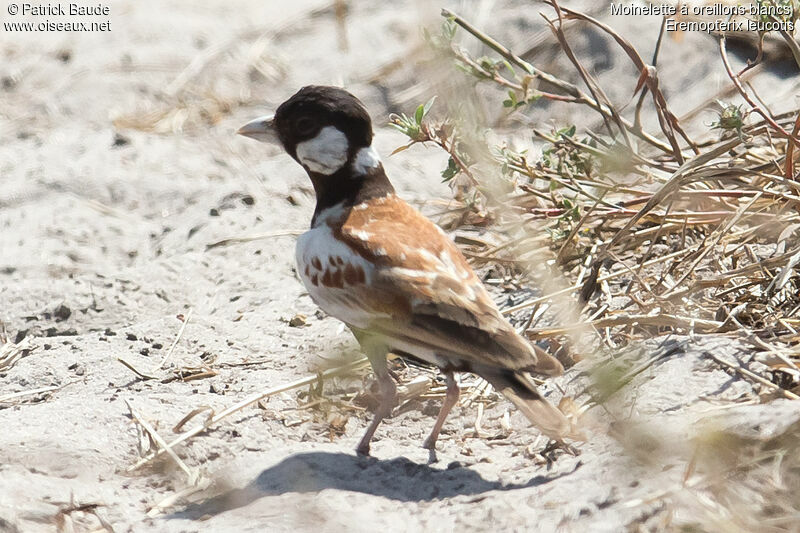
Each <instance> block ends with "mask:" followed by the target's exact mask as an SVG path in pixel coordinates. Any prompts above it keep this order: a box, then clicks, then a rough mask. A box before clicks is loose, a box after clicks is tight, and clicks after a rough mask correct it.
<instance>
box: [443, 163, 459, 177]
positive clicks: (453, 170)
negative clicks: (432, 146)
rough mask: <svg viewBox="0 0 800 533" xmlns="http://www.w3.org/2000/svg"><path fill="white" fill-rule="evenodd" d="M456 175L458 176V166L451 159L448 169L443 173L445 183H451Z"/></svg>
mask: <svg viewBox="0 0 800 533" xmlns="http://www.w3.org/2000/svg"><path fill="white" fill-rule="evenodd" d="M456 174H458V165H456V162H455V161H453V158H452V157H451V158H449V159H448V160H447V168H446V169H444V170H443V171H442V179H443V181H450V180H451V179H453V178H455V177H456Z"/></svg>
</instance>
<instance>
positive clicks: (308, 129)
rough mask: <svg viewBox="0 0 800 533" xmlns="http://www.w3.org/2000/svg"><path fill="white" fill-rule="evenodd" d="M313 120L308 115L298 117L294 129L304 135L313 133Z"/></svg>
mask: <svg viewBox="0 0 800 533" xmlns="http://www.w3.org/2000/svg"><path fill="white" fill-rule="evenodd" d="M315 126H316V125H315V124H314V121H313V120H312V119H311V118H310V117H300V118H299V119H297V122H295V123H294V130H295V132H297V134H298V135H301V136H306V135H310V134H312V133H314V127H315Z"/></svg>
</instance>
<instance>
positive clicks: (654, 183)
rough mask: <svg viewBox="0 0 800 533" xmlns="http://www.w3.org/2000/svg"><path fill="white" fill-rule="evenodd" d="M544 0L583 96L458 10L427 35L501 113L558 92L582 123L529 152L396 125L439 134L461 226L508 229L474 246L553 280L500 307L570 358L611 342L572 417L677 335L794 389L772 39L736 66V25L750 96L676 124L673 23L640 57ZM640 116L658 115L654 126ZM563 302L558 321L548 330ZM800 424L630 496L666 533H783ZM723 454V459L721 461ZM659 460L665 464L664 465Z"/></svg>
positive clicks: (795, 341) (739, 78) (790, 253)
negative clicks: (578, 27) (625, 70)
mask: <svg viewBox="0 0 800 533" xmlns="http://www.w3.org/2000/svg"><path fill="white" fill-rule="evenodd" d="M544 3H545V4H548V5H549V6H550V7H551V8H552V15H543V16H544V18H545V20H546V23H547V25H548V27H549V28H550V30H551V34H552V38H553V39H554V41H555V42H556V43H557V45H558V46H559V47H560V48H561V51H562V53H563V56H564V57H565V58H566V59H567V60H568V63H569V64H571V65H572V66H573V67H574V69H575V71H576V77H577V79H579V80H580V81H581V82H582V84H581V85H582V87H585V88H586V89H583V88H582V87H581V86H578V85H576V84H574V83H572V82H570V81H567V80H566V79H563V78H562V77H558V76H555V75H553V74H551V73H548V72H544V71H542V70H541V69H539V68H537V66H535V65H533V64H531V63H528V62H527V61H525V60H524V59H522V58H521V57H520V56H519V55H517V54H515V53H514V52H513V51H512V50H511V49H510V48H508V47H507V46H505V45H503V44H501V43H499V42H497V41H496V40H495V39H493V38H492V37H491V36H489V35H486V34H485V33H484V32H482V31H481V30H480V29H478V28H476V27H474V26H473V25H472V24H471V23H470V22H469V21H468V20H466V19H465V18H463V17H461V16H459V15H457V14H455V13H452V12H449V11H447V10H444V11H443V13H442V15H443V16H444V17H445V18H446V20H447V22H446V23H445V24H444V26H443V30H442V33H441V34H440V35H439V36H436V37H434V38H432V39H431V42H432V43H433V45H434V47H436V48H437V49H438V51H439V53H441V54H443V55H444V56H445V57H446V58H448V60H450V61H454V62H455V63H456V65H457V66H458V67H459V68H460V69H461V70H463V71H465V72H466V73H467V74H468V75H469V76H471V77H472V78H474V79H477V80H479V82H481V83H485V84H490V85H495V86H499V87H502V88H503V89H504V91H507V95H508V97H507V98H506V99H505V100H504V101H503V102H502V105H503V106H504V107H506V108H509V110H510V113H516V112H518V111H517V110H524V109H525V108H527V107H529V106H534V105H536V102H537V101H539V100H541V99H549V100H552V101H557V102H566V103H569V104H572V105H576V106H583V107H585V108H586V109H587V111H589V112H590V113H587V116H588V117H589V119H588V120H587V121H586V122H585V123H582V124H577V125H564V127H563V128H561V129H558V130H556V131H544V130H541V129H536V128H534V129H533V133H534V136H535V137H536V138H538V139H539V140H541V141H542V142H543V143H544V148H543V150H542V152H541V155H535V156H534V155H531V154H534V153H536V152H535V151H534V150H533V149H529V150H524V151H523V150H512V149H510V148H509V147H508V146H507V145H500V146H497V145H493V144H492V143H490V142H487V141H486V136H483V135H480V134H476V131H478V130H479V129H480V128H478V127H476V126H475V121H476V120H477V119H476V117H475V116H470V114H469V113H466V114H465V113H459V112H453V109H452V108H450V109H448V116H447V117H446V118H444V120H442V121H439V122H432V121H429V120H428V119H426V116H427V115H428V111H429V108H430V105H426V106H420V107H419V108H418V110H417V113H416V114H415V115H414V116H413V117H408V116H405V115H401V116H395V117H393V124H394V125H395V127H396V128H398V129H399V130H400V131H402V132H404V133H406V134H407V135H408V136H409V138H410V139H411V144H413V143H429V144H434V145H437V146H439V147H441V148H442V149H443V150H445V151H446V152H447V153H448V155H449V156H450V163H449V164H448V167H447V168H446V169H445V171H444V172H443V174H442V175H443V177H444V178H445V179H446V180H450V181H451V183H453V185H454V189H455V190H456V192H457V199H459V200H461V209H460V210H459V211H456V212H455V214H454V213H453V210H451V211H450V213H449V215H450V218H451V220H453V221H454V222H453V224H452V226H453V227H457V228H459V229H460V230H461V231H462V233H463V232H470V231H471V230H475V232H476V234H478V233H480V232H482V231H484V229H485V227H486V226H487V225H491V226H492V229H493V230H494V231H495V233H496V234H497V235H500V236H502V237H501V240H500V241H499V242H497V241H495V242H491V243H489V242H486V241H483V242H481V239H480V238H470V237H467V239H464V240H463V241H462V244H463V243H466V244H467V245H466V246H465V248H466V253H467V256H468V257H469V258H470V260H471V261H472V262H473V263H475V264H476V265H479V266H480V265H484V266H490V267H491V268H492V270H493V271H495V272H498V271H499V272H502V273H503V275H504V276H505V278H506V279H507V280H511V281H510V284H511V285H517V286H519V285H525V284H527V283H530V281H531V280H533V282H534V285H535V286H539V287H547V289H545V290H544V291H543V292H544V294H543V295H537V296H535V297H532V298H529V299H528V300H527V301H524V302H521V303H518V304H516V305H514V306H513V307H510V308H507V309H506V310H505V312H506V313H507V314H509V315H517V317H518V318H519V316H520V315H522V316H524V312H528V313H529V314H528V315H527V316H528V319H527V320H525V319H524V318H523V319H522V322H523V323H524V324H525V325H524V330H525V333H526V334H527V336H528V337H529V338H531V339H532V340H540V339H544V340H547V341H548V342H550V343H551V348H552V351H553V352H556V350H557V349H559V348H560V349H562V350H561V352H559V353H560V355H562V358H563V359H566V362H568V363H571V362H574V361H579V360H581V359H584V358H586V357H587V354H589V353H593V354H595V353H599V354H600V355H599V357H598V359H599V360H598V361H597V364H596V365H595V368H596V369H597V372H596V375H595V376H594V380H590V383H589V384H588V387H587V389H586V393H587V396H586V398H585V399H583V400H582V402H583V405H582V406H581V407H577V410H578V412H583V411H585V410H586V409H589V408H591V407H592V406H594V405H601V404H603V402H605V400H606V399H607V398H608V397H609V396H610V395H613V394H615V393H616V392H618V391H619V390H621V389H623V388H624V387H625V386H626V385H627V384H628V383H629V382H630V381H631V380H632V379H633V378H634V377H635V376H636V375H637V374H639V373H641V372H643V371H644V370H645V369H647V368H649V367H650V366H651V365H653V364H654V363H655V362H656V361H658V360H659V359H662V358H664V357H669V356H670V355H671V354H672V353H676V351H675V350H670V349H667V348H668V347H669V342H666V343H665V344H664V347H665V348H664V349H662V350H659V351H657V352H656V353H655V354H649V355H644V354H639V358H638V359H635V358H634V360H627V359H630V358H629V357H620V354H624V353H626V352H625V350H624V349H625V348H626V347H634V346H636V345H637V344H638V343H640V342H641V341H644V340H647V339H653V338H663V339H669V336H671V335H681V336H689V338H692V337H695V336H699V335H715V336H722V335H724V336H728V337H731V338H734V339H736V340H738V341H740V342H741V343H743V344H744V345H749V346H750V347H752V352H753V354H754V356H755V360H756V361H758V362H759V363H761V364H758V365H748V367H745V366H744V365H742V364H741V363H740V362H738V361H735V360H734V361H733V362H732V361H729V360H727V359H726V358H723V357H718V356H717V355H715V354H708V355H709V356H710V358H711V359H713V360H714V361H715V362H716V363H717V364H719V365H720V366H721V367H723V368H725V369H727V370H728V371H730V372H732V373H736V374H738V375H739V376H741V377H742V378H744V379H747V380H749V381H751V382H753V383H754V384H756V387H760V390H761V391H762V393H763V396H764V398H769V397H775V396H783V397H785V398H788V399H791V400H797V399H800V397H799V396H798V393H800V382H798V379H799V378H800V372H799V371H798V362H800V333H798V329H800V268H798V264H800V168H798V164H797V160H798V152H799V151H800V150H799V149H800V136H798V132H800V110H797V109H795V110H793V111H791V112H787V113H783V114H773V113H771V112H770V110H769V103H768V102H767V101H766V100H765V99H764V98H763V97H762V96H761V95H759V94H757V93H756V92H755V90H754V89H753V86H752V85H751V84H750V83H749V80H751V79H752V78H753V77H754V76H756V75H757V74H758V73H759V72H762V70H761V69H760V67H762V65H761V64H760V61H761V60H762V59H763V58H764V57H765V55H764V54H763V53H762V50H761V48H760V47H761V46H762V45H763V43H764V42H765V40H764V39H761V40H759V41H758V42H757V43H756V45H757V46H758V47H759V48H758V54H757V61H756V62H754V63H752V64H748V65H747V66H746V67H745V68H744V69H743V70H742V71H741V72H736V71H734V69H733V67H732V66H731V63H730V60H729V58H728V54H727V47H726V40H727V39H726V36H718V44H719V49H718V53H719V56H720V61H721V64H722V65H723V66H724V68H725V71H726V72H727V74H728V76H729V79H730V82H731V89H730V90H728V91H727V94H728V95H733V96H738V98H739V100H740V101H741V102H742V103H741V104H738V105H736V104H733V103H721V102H716V103H715V99H713V98H710V99H709V100H707V101H704V102H696V105H695V107H694V109H695V110H699V109H705V108H709V107H711V106H713V105H717V106H718V107H719V118H718V120H717V121H716V122H715V123H714V124H712V125H711V126H712V127H711V128H709V126H708V125H704V124H702V123H698V122H697V121H696V120H694V117H695V116H696V115H697V113H696V111H695V112H692V113H690V114H689V115H688V116H687V117H684V119H679V118H678V117H677V116H676V115H675V114H674V113H673V112H672V111H671V109H670V106H669V103H668V102H667V99H666V98H665V96H664V94H663V93H662V92H661V90H660V88H659V80H658V68H657V61H658V53H659V48H660V43H661V40H662V37H663V34H664V26H663V25H662V29H661V34H660V35H658V36H657V37H654V41H655V42H656V51H655V54H654V56H653V58H652V60H651V61H650V62H647V61H645V60H644V59H643V58H642V55H641V54H640V53H639V52H638V51H637V50H636V49H635V47H634V46H633V45H632V44H631V43H630V42H629V41H628V40H627V39H625V38H624V36H622V35H619V34H618V33H617V32H616V31H614V30H613V29H612V28H611V27H609V26H607V25H605V24H603V23H602V22H600V21H598V20H596V19H595V18H593V17H591V16H589V15H586V14H583V13H580V12H576V11H573V10H570V9H567V8H564V7H561V6H559V4H558V2H557V1H555V0H552V1H545V2H544ZM795 19H796V15H795ZM575 23H578V24H583V25H591V26H594V27H595V28H596V29H599V30H600V31H602V32H604V33H605V34H606V35H607V36H608V38H609V40H610V41H612V42H613V43H615V44H616V45H617V46H619V47H620V48H621V50H622V52H623V54H624V56H625V57H627V58H628V59H629V60H630V61H631V63H632V64H633V65H634V66H635V68H636V71H637V72H639V77H638V79H631V80H630V83H631V89H632V91H633V93H634V95H635V94H636V93H638V94H639V98H638V101H637V103H636V105H635V107H633V106H629V107H628V109H625V110H623V109H618V108H616V107H615V106H614V104H613V103H612V102H611V100H610V99H609V98H608V96H607V95H606V92H605V91H604V90H603V88H602V87H601V85H600V83H599V82H598V80H597V79H596V78H595V77H594V76H593V75H592V74H591V73H590V72H589V70H587V69H586V68H585V67H584V66H583V64H582V61H581V58H580V57H579V56H578V54H577V53H576V52H575V50H574V49H573V47H572V46H571V44H570V39H569V38H568V36H567V34H566V33H565V28H566V27H567V25H568V24H569V25H570V28H572V27H573V26H572V25H574V24H575ZM457 30H460V31H466V32H467V33H468V34H469V35H470V36H471V37H472V38H474V39H476V40H478V41H479V42H481V43H482V44H483V45H484V46H485V47H486V48H488V49H489V50H490V51H491V52H490V53H491V54H492V55H490V56H488V57H487V56H484V57H474V56H473V55H471V54H469V53H468V52H467V51H466V50H465V48H464V47H462V46H459V45H458V44H456V43H455V39H454V36H455V34H456V31H457ZM733 37H736V36H733ZM766 42H769V43H770V45H771V46H781V45H782V46H783V48H784V51H786V53H787V54H788V55H789V56H790V57H794V58H795V59H796V60H797V63H798V67H800V56H797V55H796V54H795V48H796V46H797V45H796V43H795V42H794V40H793V39H792V38H791V37H790V36H787V35H786V34H781V35H777V34H776V35H769V38H768V39H766ZM620 83H623V81H622V80H620ZM767 100H768V99H767ZM499 104H500V102H498V105H499ZM684 121H687V123H684ZM644 123H652V124H658V131H656V132H650V131H647V130H646V129H645V128H644V127H643V126H642V124H644ZM594 124H599V129H598V130H595V129H593V127H594ZM403 148H405V147H403ZM551 307H552V310H554V311H555V313H553V312H552V310H551V311H550V314H551V315H553V316H551V317H550V320H551V323H553V325H552V326H544V327H540V326H537V325H536V322H537V321H538V320H539V318H541V315H542V314H544V312H545V310H546V309H547V308H551ZM527 310H530V311H527ZM564 347H566V350H564V349H563V348H564ZM565 352H566V353H565ZM628 352H629V350H628ZM622 359H626V361H624V363H625V364H624V365H623V366H621V367H619V368H616V367H615V365H616V366H619V365H618V364H617V363H619V362H621V360H622ZM615 360H616V361H615ZM612 367H615V368H616V370H614V371H611V373H609V371H608V369H609V368H612ZM793 434H794V430H790V431H788V432H787V433H786V434H785V435H783V434H782V435H778V436H776V437H774V438H766V439H764V440H757V441H752V442H751V441H747V442H744V441H742V440H741V439H739V438H738V437H736V436H735V435H732V434H727V433H719V432H714V431H709V432H708V433H704V434H703V437H701V438H700V441H699V442H697V443H696V454H695V457H693V458H692V459H691V461H690V464H688V465H687V473H686V476H685V483H684V486H683V489H685V490H681V491H678V492H671V493H669V494H663V495H661V496H659V497H657V498H654V499H653V500H651V501H649V502H638V503H632V504H633V505H641V504H645V503H647V504H648V505H654V504H659V505H662V507H661V518H660V520H661V523H660V525H658V524H657V525H655V527H656V528H657V529H658V528H659V527H661V528H664V529H669V528H670V527H677V526H679V525H685V526H686V527H689V528H696V529H697V530H714V529H715V528H719V529H717V530H722V529H724V530H741V531H748V530H750V531H752V530H755V529H765V530H776V531H777V530H784V528H786V527H788V526H789V525H790V524H793V523H794V524H796V518H797V516H798V513H799V512H800V505H798V502H797V499H796V498H795V497H794V496H792V491H791V487H795V486H796V485H797V483H798V476H797V471H796V468H794V467H793V466H792V465H791V464H790V462H787V461H786V458H788V457H791V456H794V455H796V451H797V450H796V444H795V443H794V441H793V437H791V435H793ZM630 438H631V435H621V436H620V439H621V440H630ZM718 449H723V450H725V451H726V453H725V454H722V455H717V450H718ZM742 458H746V459H742ZM650 460H651V461H653V462H654V467H655V466H657V465H656V464H655V463H657V462H658V459H656V458H653V457H651V458H650ZM687 495H688V497H687ZM681 513H684V514H681ZM685 513H688V518H687V515H686V514H685ZM651 525H652V523H651Z"/></svg>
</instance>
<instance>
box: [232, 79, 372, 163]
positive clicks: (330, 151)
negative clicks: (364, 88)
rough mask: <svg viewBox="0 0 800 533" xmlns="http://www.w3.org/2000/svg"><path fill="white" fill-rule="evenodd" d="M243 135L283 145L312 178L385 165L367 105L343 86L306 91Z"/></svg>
mask: <svg viewBox="0 0 800 533" xmlns="http://www.w3.org/2000/svg"><path fill="white" fill-rule="evenodd" d="M237 133H239V134H240V135H244V136H246V137H251V138H253V139H256V140H259V141H262V142H271V143H277V144H280V145H281V146H283V148H284V149H285V150H286V152H287V153H288V154H289V155H290V156H292V157H293V158H294V159H295V160H296V161H297V162H298V163H300V164H301V165H302V166H303V168H305V169H306V171H307V172H308V173H309V175H311V176H312V178H314V177H322V176H331V175H333V174H336V173H337V172H340V171H343V170H345V171H348V172H351V173H353V174H356V175H358V174H366V173H367V171H368V170H369V169H370V168H375V167H378V166H380V164H381V163H380V159H379V158H378V155H377V153H376V152H375V150H374V149H373V148H372V147H371V144H372V121H371V120H370V118H369V114H368V113H367V110H366V108H365V107H364V104H362V103H361V101H360V100H359V99H358V98H356V97H355V96H353V95H352V94H350V93H349V92H347V91H345V90H344V89H340V88H338V87H327V86H320V85H309V86H307V87H303V88H302V89H300V90H299V91H297V93H295V94H294V96H292V97H291V98H289V99H288V100H287V101H285V102H284V103H282V104H281V105H280V106H279V107H278V109H277V110H276V112H275V114H274V115H272V116H268V117H261V118H258V119H256V120H253V121H251V122H248V123H247V124H245V125H244V126H242V127H241V128H240V129H239V131H238V132H237Z"/></svg>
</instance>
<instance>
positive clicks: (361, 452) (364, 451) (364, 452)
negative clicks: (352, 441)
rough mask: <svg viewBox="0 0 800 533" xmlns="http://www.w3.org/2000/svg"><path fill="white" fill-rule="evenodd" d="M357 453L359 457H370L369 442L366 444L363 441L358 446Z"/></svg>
mask: <svg viewBox="0 0 800 533" xmlns="http://www.w3.org/2000/svg"><path fill="white" fill-rule="evenodd" d="M356 454H357V455H358V456H359V457H369V442H368V443H366V444H364V443H363V442H362V443H361V444H359V445H358V446H357V447H356Z"/></svg>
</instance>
